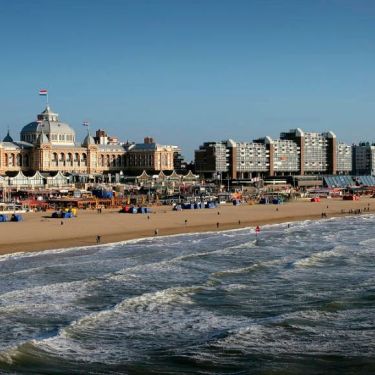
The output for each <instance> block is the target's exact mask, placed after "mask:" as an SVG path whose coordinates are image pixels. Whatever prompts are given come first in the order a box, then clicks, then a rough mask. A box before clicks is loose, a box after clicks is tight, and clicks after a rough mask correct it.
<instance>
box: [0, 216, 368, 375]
mask: <svg viewBox="0 0 375 375" xmlns="http://www.w3.org/2000/svg"><path fill="white" fill-rule="evenodd" d="M0 373H10V374H250V373H251V374H316V373H319V374H327V373H328V374H343V373H346V374H349V373H350V374H367V373H368V374H371V373H375V217H373V216H356V217H350V218H341V219H332V220H325V221H320V222H302V223H292V224H290V227H288V225H287V224H282V225H276V226H268V227H267V226H266V227H264V228H263V230H262V232H261V233H260V236H259V239H258V241H255V235H254V230H253V229H252V230H251V231H250V230H244V229H242V230H238V231H227V232H220V233H206V234H193V235H180V236H171V237H164V238H162V237H159V238H155V239H146V240H140V241H133V242H127V243H118V244H112V245H102V246H95V247H87V248H82V247H81V248H74V249H68V250H61V251H59V250H56V251H46V252H41V253H34V254H20V255H15V256H4V257H0Z"/></svg>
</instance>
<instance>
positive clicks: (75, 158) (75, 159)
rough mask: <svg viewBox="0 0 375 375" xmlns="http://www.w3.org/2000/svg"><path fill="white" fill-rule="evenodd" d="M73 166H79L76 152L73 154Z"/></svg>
mask: <svg viewBox="0 0 375 375" xmlns="http://www.w3.org/2000/svg"><path fill="white" fill-rule="evenodd" d="M74 164H75V165H78V166H79V165H80V162H79V154H78V152H76V153H75V154H74Z"/></svg>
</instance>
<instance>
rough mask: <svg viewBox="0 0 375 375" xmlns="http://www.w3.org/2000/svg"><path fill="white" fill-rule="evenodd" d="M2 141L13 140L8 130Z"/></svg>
mask: <svg viewBox="0 0 375 375" xmlns="http://www.w3.org/2000/svg"><path fill="white" fill-rule="evenodd" d="M3 142H13V138H12V137H11V136H10V134H9V130H8V134H7V135H6V136H5V137H4V139H3Z"/></svg>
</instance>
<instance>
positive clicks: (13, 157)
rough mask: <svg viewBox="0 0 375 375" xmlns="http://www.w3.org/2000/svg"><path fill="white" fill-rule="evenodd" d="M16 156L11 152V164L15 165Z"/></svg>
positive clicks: (11, 165)
mask: <svg viewBox="0 0 375 375" xmlns="http://www.w3.org/2000/svg"><path fill="white" fill-rule="evenodd" d="M15 159H16V156H15V155H14V154H10V156H9V166H10V167H14V163H15Z"/></svg>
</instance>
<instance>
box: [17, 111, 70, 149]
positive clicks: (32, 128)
mask: <svg viewBox="0 0 375 375" xmlns="http://www.w3.org/2000/svg"><path fill="white" fill-rule="evenodd" d="M41 133H44V134H45V135H46V136H47V138H48V139H49V141H50V142H51V143H52V144H55V145H62V146H74V142H75V135H76V133H75V131H74V130H73V129H72V128H71V127H70V125H68V124H66V123H64V122H60V120H59V115H58V114H57V113H54V112H52V110H51V109H50V107H49V106H47V107H46V109H45V110H44V111H43V112H42V113H41V114H39V115H38V116H37V121H33V122H30V123H29V124H27V125H25V126H24V127H23V128H22V130H21V140H22V141H25V142H30V143H36V142H37V140H38V138H39V136H40V135H41Z"/></svg>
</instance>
